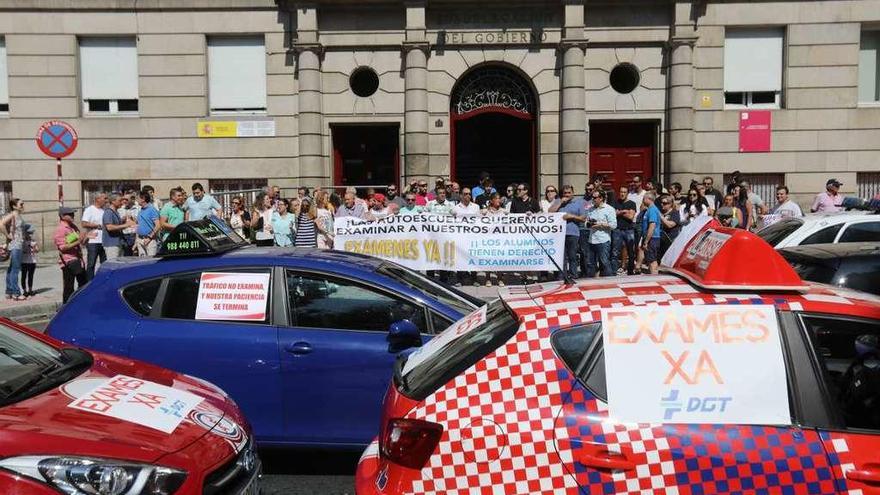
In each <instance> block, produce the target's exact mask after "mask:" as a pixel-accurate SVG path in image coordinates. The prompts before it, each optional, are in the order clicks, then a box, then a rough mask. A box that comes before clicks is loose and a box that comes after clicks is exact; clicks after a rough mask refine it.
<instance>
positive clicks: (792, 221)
mask: <svg viewBox="0 0 880 495" xmlns="http://www.w3.org/2000/svg"><path fill="white" fill-rule="evenodd" d="M803 224H804V221H803V220H800V219H798V218H786V219H785V220H780V221H778V222H776V223H774V224H773V225H770V226H769V227H765V228H763V229H761V230H760V231H758V236H759V237H761V238H762V239H764V240H765V241H767V243H768V244H770V245H771V246H774V247H775V246H776V245H777V244H779V243H780V242H782V240H783V239H785V238H786V237H788V236H789V235H791V233H792V232H794V231H795V230H797V229H798V228H800V226H801V225H803Z"/></svg>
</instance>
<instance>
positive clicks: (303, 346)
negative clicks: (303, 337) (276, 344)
mask: <svg viewBox="0 0 880 495" xmlns="http://www.w3.org/2000/svg"><path fill="white" fill-rule="evenodd" d="M284 350H285V351H287V352H289V353H291V354H293V355H295V356H302V355H304V354H308V353H310V352H312V344H309V343H308V342H294V343H293V344H287V346H286V347H285V348H284Z"/></svg>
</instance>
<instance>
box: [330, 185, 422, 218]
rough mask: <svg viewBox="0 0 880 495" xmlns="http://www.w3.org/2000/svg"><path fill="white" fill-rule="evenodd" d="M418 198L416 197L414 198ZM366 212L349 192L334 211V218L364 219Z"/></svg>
mask: <svg viewBox="0 0 880 495" xmlns="http://www.w3.org/2000/svg"><path fill="white" fill-rule="evenodd" d="M416 197H417V198H418V196H416ZM366 214H367V210H366V208H365V207H364V205H363V204H361V203H358V202H357V196H355V194H354V193H352V192H350V191H346V193H345V196H344V197H343V200H342V206H340V207H339V208H337V209H336V218H341V217H354V218H360V219H364V218H366Z"/></svg>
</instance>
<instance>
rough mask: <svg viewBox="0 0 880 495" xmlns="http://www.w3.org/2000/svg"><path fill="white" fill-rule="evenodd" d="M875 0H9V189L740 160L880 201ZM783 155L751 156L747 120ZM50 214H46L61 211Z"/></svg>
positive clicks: (1, 22) (769, 173)
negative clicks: (54, 122) (46, 145)
mask: <svg viewBox="0 0 880 495" xmlns="http://www.w3.org/2000/svg"><path fill="white" fill-rule="evenodd" d="M878 47H880V0H834V1H806V0H804V1H776V2H767V1H743V2H732V1H707V0H692V1H684V0H654V1H649V0H640V1H604V2H599V1H592V0H562V1H559V0H557V1H549V0H548V1H518V0H508V1H497V0H484V1H482V2H474V1H461V0H406V1H392V0H385V1H379V0H359V1H354V0H350V1H347V2H346V1H337V0H316V1H313V2H312V3H298V2H288V1H284V0H277V1H276V0H189V1H182V0H181V1H173V0H0V196H2V197H3V198H4V201H3V203H4V204H3V207H4V208H5V207H6V205H5V203H6V201H5V199H6V198H8V197H11V196H17V197H21V198H24V199H26V200H27V202H28V208H29V209H30V210H35V209H49V208H53V207H54V205H55V198H56V188H55V167H54V163H52V160H51V159H49V158H47V157H45V156H43V155H42V154H41V153H40V152H39V151H38V149H37V147H36V145H35V143H34V135H35V133H36V130H37V127H38V126H39V124H40V123H41V122H42V121H44V120H48V119H61V120H65V121H67V122H69V123H70V124H72V125H73V126H74V127H75V128H76V129H77V131H78V133H79V137H80V144H79V147H78V149H77V150H76V152H75V153H74V154H73V155H72V156H71V157H69V158H67V159H65V160H64V182H63V184H64V191H65V195H66V198H67V202H68V203H67V204H80V203H81V202H82V201H84V200H88V198H89V196H90V194H93V193H94V192H96V191H100V190H116V189H120V188H123V187H138V186H139V185H141V184H145V183H149V184H152V185H153V186H155V187H156V189H157V190H158V191H160V193H161V194H163V195H164V194H166V191H167V189H168V188H169V187H172V186H176V185H184V186H185V187H188V186H189V185H190V184H191V183H192V182H195V181H199V182H202V183H203V184H205V185H206V186H207V187H208V188H209V189H212V190H215V191H220V190H233V189H240V188H251V187H255V186H260V185H264V184H266V183H267V181H268V183H270V184H277V185H280V186H282V187H293V186H295V185H299V184H303V185H316V184H324V185H331V184H332V185H366V184H387V183H389V182H404V181H408V180H409V179H410V178H413V177H418V178H423V177H424V178H431V177H435V176H440V175H450V174H451V175H452V176H453V177H456V178H457V179H459V180H460V181H461V182H462V183H463V184H464V185H472V183H473V182H475V180H476V176H477V174H478V173H479V172H480V171H481V170H488V171H490V172H492V173H493V175H494V176H495V177H496V178H497V179H498V183H499V184H500V185H501V186H502V187H503V185H506V183H507V182H509V181H513V180H517V181H528V182H530V183H532V184H536V185H537V187H538V188H540V189H543V186H545V185H547V184H557V183H562V182H564V183H573V184H575V186H576V188H577V190H578V191H580V190H581V188H582V187H583V182H584V181H585V179H586V177H587V176H588V175H592V174H594V173H597V172H602V173H606V174H608V176H609V177H610V178H611V180H612V181H614V182H615V183H620V182H622V181H624V180H626V179H627V178H628V177H629V176H630V175H631V174H634V173H641V174H643V175H646V176H651V177H656V178H658V179H659V180H661V181H663V182H664V183H668V182H671V181H673V180H678V181H681V182H683V183H684V184H685V186H687V182H688V181H689V180H690V179H691V178H694V177H697V176H702V175H712V176H714V177H715V179H716V182H720V181H721V180H724V179H725V177H724V174H726V173H729V172H731V171H733V170H740V171H741V172H743V173H744V174H747V175H748V176H749V177H751V178H752V179H753V182H755V183H756V184H757V185H758V188H759V191H760V192H761V194H762V195H764V196H765V197H766V198H767V199H770V197H772V188H773V186H774V185H775V184H780V183H785V184H787V185H788V186H789V187H790V188H791V189H792V192H793V193H794V194H795V195H796V197H797V198H798V199H799V200H800V201H801V203H805V202H807V201H808V200H809V198H810V197H811V196H812V195H813V194H815V193H816V192H818V191H820V190H822V189H823V188H824V184H825V181H826V180H827V179H828V178H829V177H836V178H837V179H839V180H841V181H842V182H843V183H844V187H843V190H844V192H846V193H848V194H859V195H861V196H866V195H868V194H876V193H877V192H880V84H878ZM766 110H770V113H771V118H772V122H771V125H770V127H771V129H772V130H771V131H770V132H771V135H772V139H771V144H770V150H769V151H763V152H741V151H740V131H739V129H740V120H741V119H742V118H743V117H742V113H743V112H763V111H766ZM46 218H47V220H46V221H50V220H51V218H52V215H51V214H47V216H46Z"/></svg>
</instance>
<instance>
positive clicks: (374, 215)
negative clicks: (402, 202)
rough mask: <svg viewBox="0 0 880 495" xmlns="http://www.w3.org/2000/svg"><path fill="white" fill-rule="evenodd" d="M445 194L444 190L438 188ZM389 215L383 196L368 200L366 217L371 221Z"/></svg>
mask: <svg viewBox="0 0 880 495" xmlns="http://www.w3.org/2000/svg"><path fill="white" fill-rule="evenodd" d="M440 190H442V191H443V192H444V194H445V192H446V189H443V188H442V187H441V188H440ZM390 214H391V211H390V210H389V209H388V205H386V204H385V195H384V194H382V193H375V194H373V196H372V197H371V198H370V211H369V212H368V217H369V218H370V219H371V220H379V219H382V218H385V217H387V216H388V215H390Z"/></svg>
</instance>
